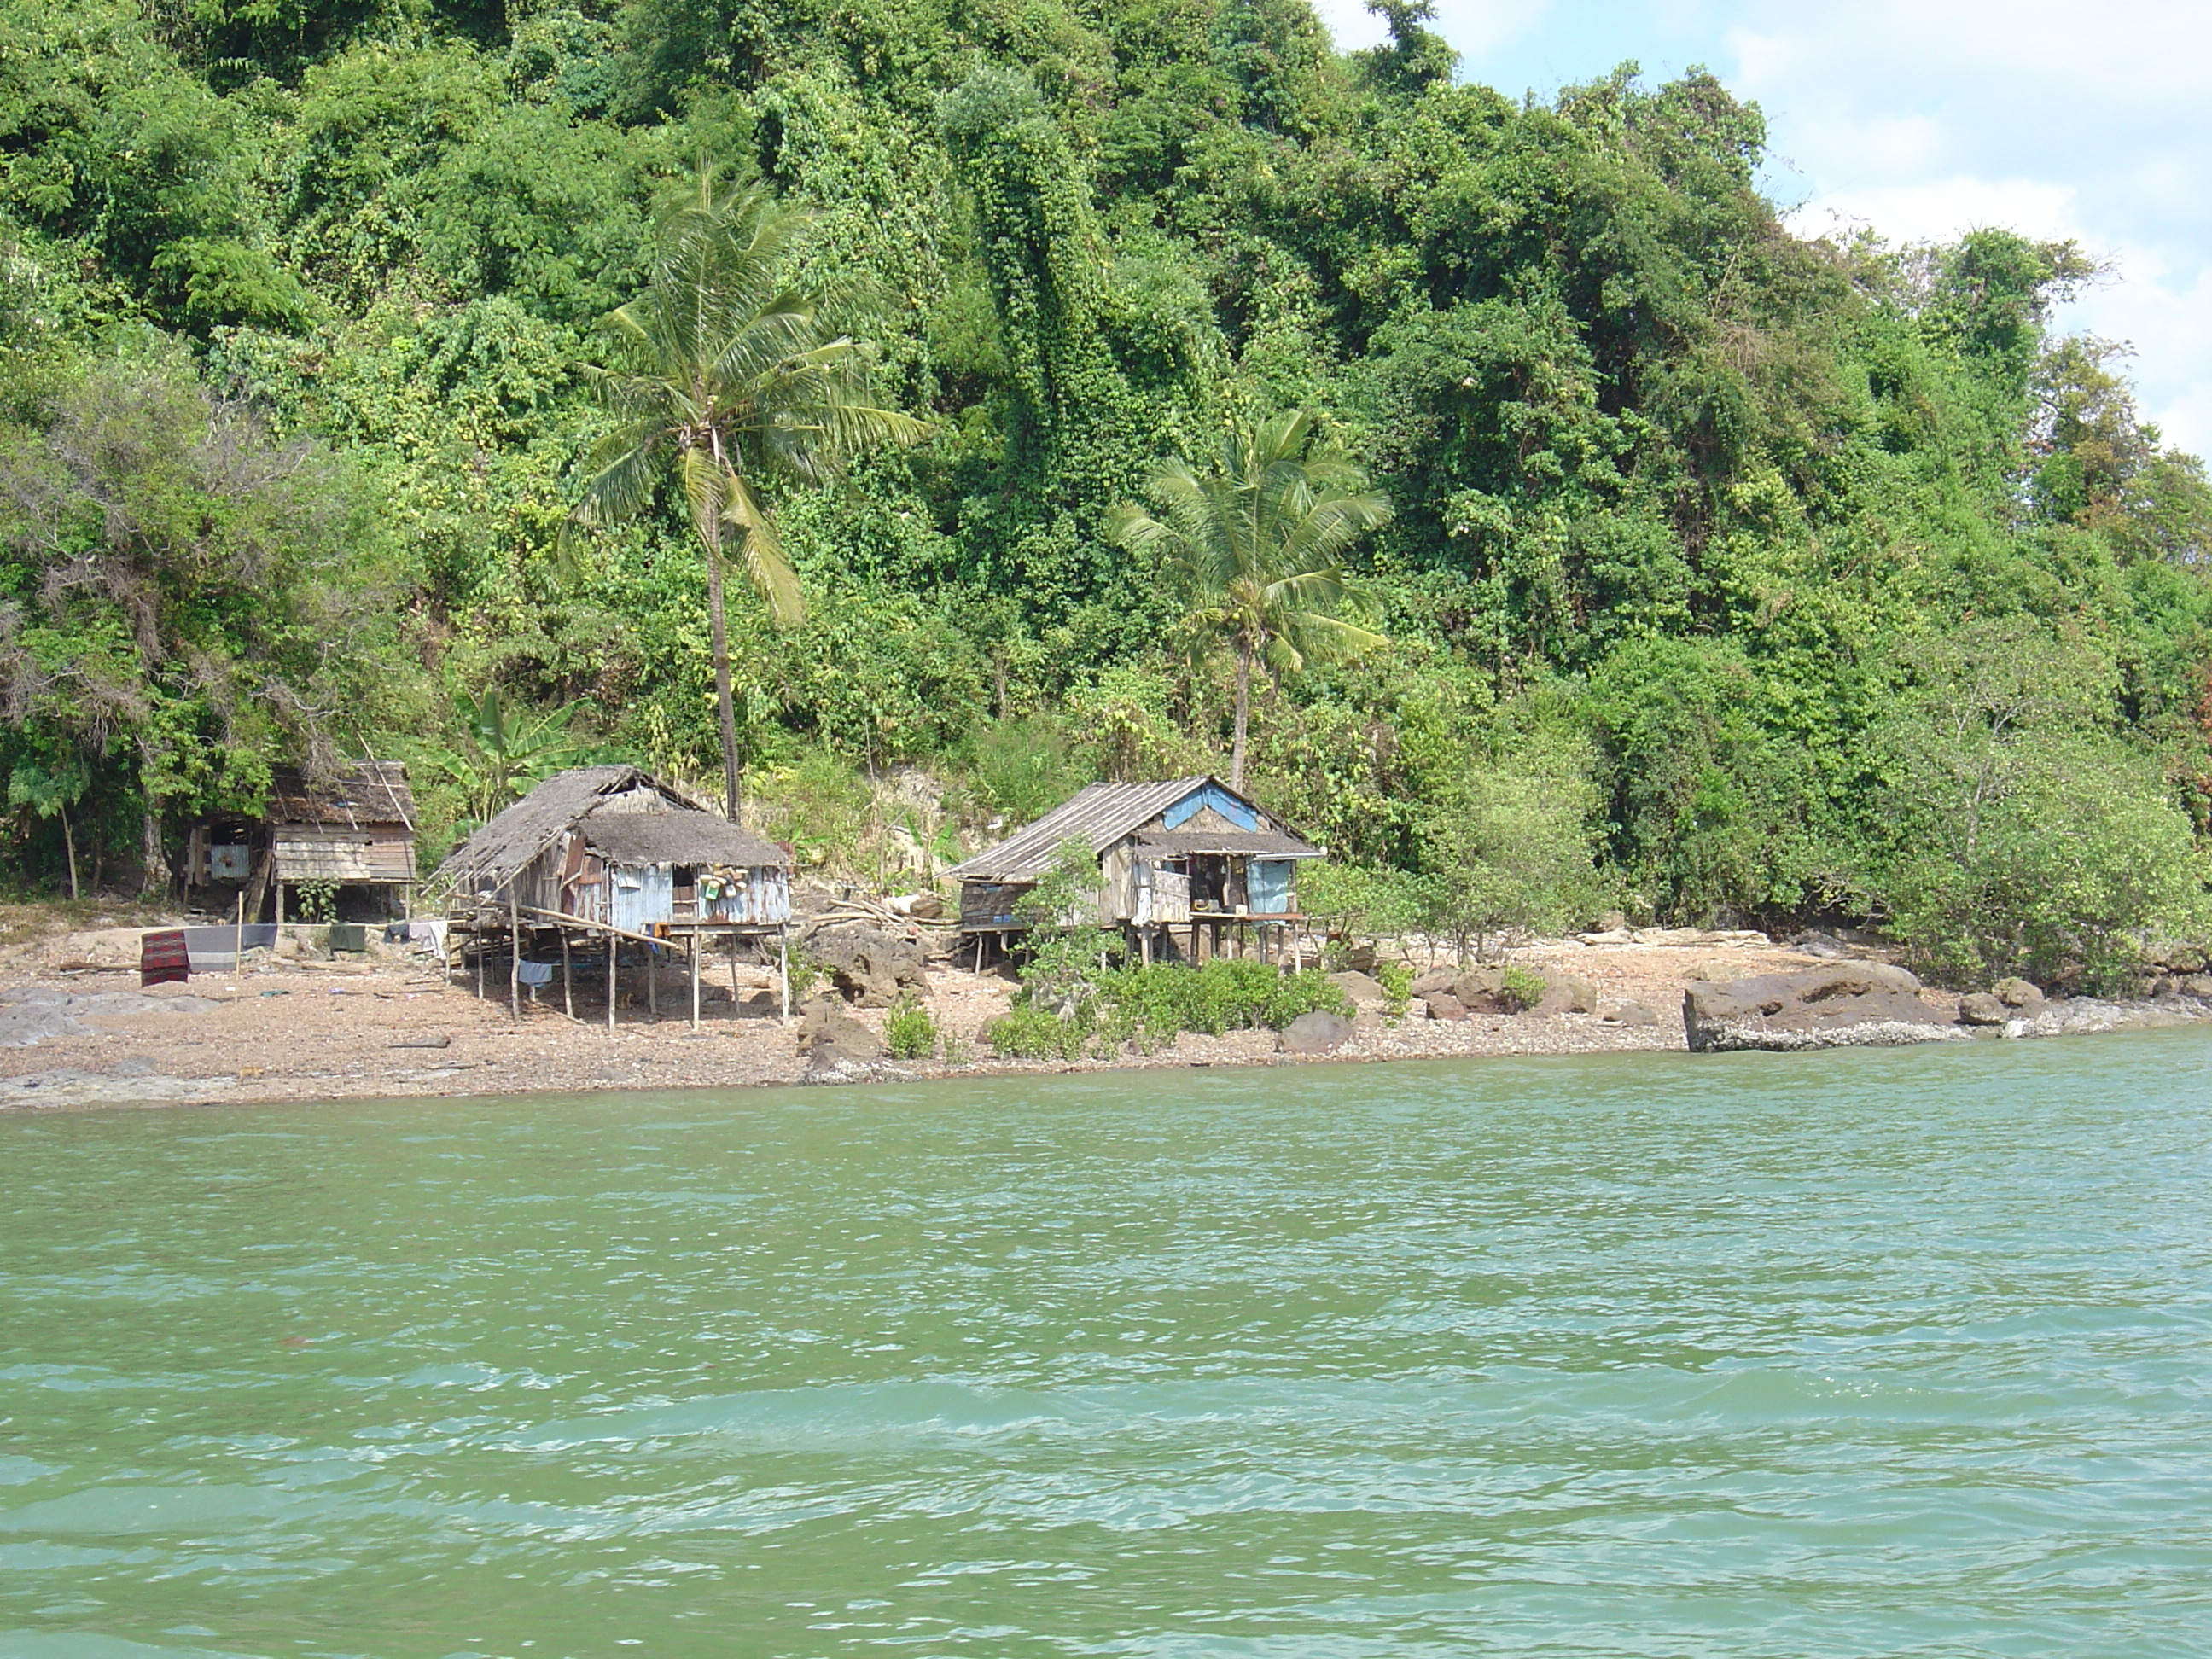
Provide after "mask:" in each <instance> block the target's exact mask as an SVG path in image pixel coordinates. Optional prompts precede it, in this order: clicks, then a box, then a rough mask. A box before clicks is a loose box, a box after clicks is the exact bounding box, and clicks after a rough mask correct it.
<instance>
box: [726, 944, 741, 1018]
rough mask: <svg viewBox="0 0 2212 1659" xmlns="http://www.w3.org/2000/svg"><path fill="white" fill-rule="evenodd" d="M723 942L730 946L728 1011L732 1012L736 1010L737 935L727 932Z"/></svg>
mask: <svg viewBox="0 0 2212 1659" xmlns="http://www.w3.org/2000/svg"><path fill="white" fill-rule="evenodd" d="M724 942H725V943H726V944H727V945H729V947H730V1012H732V1013H733V1014H734V1013H735V1012H737V1011H738V936H737V935H736V934H735V933H730V934H727V935H726V936H725V941H724Z"/></svg>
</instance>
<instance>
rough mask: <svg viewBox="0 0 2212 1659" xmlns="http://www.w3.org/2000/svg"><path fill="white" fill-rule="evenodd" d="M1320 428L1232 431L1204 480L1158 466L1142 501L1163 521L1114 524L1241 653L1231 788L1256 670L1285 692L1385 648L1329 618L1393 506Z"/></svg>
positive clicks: (1136, 515)
mask: <svg viewBox="0 0 2212 1659" xmlns="http://www.w3.org/2000/svg"><path fill="white" fill-rule="evenodd" d="M1315 428H1316V422H1315V420H1314V417H1313V416H1312V415H1310V413H1308V412H1306V411H1305V410H1295V411H1292V412H1291V413H1287V414H1283V415H1278V416H1274V417H1273V418H1272V419H1270V420H1268V421H1267V422H1263V423H1262V424H1261V425H1260V426H1257V427H1253V426H1249V425H1243V424H1238V425H1236V426H1232V427H1231V429H1230V430H1229V432H1228V433H1227V434H1226V435H1225V436H1224V438H1223V440H1222V445H1221V453H1220V456H1219V458H1218V460H1217V461H1216V462H1215V464H1214V465H1213V466H1212V469H1211V470H1209V471H1207V472H1206V473H1205V474H1204V475H1202V476H1201V475H1200V473H1198V472H1196V471H1194V470H1193V469H1192V467H1191V465H1190V463H1189V462H1188V461H1186V460H1184V459H1182V457H1181V456H1180V455H1175V456H1170V457H1169V458H1168V459H1164V460H1163V461H1161V462H1159V463H1158V465H1155V466H1154V468H1153V469H1152V477H1150V478H1149V479H1148V480H1146V490H1145V493H1146V495H1149V496H1150V497H1151V498H1152V505H1153V506H1154V507H1156V508H1158V517H1155V516H1153V514H1152V513H1146V511H1145V510H1144V509H1143V508H1141V507H1137V506H1136V505H1134V504H1133V503H1130V502H1126V501H1125V502H1123V503H1122V504H1121V506H1120V507H1116V508H1115V510H1114V513H1113V516H1112V518H1111V519H1110V520H1109V523H1108V526H1107V528H1108V532H1109V534H1110V535H1111V536H1112V537H1113V538H1114V539H1115V541H1117V542H1119V543H1120V544H1121V545H1122V546H1124V547H1126V548H1128V549H1129V550H1131V551H1133V552H1138V553H1145V554H1150V555H1152V556H1156V557H1158V559H1159V561H1160V562H1161V565H1162V567H1163V568H1164V572H1165V574H1167V576H1168V578H1169V580H1171V581H1172V582H1174V583H1175V585H1176V587H1177V589H1178V590H1179V593H1180V597H1181V598H1182V601H1183V603H1184V604H1186V605H1188V606H1189V607H1190V621H1191V623H1193V624H1194V626H1195V627H1196V628H1197V629H1199V630H1200V633H1201V634H1202V635H1206V636H1209V637H1210V638H1211V639H1212V641H1216V642H1218V643H1220V644H1224V645H1226V646H1227V647H1229V649H1231V651H1233V652H1234V653H1236V656H1237V742H1236V746H1235V747H1234V748H1233V749H1232V750H1231V751H1230V757H1229V783H1230V787H1231V788H1239V789H1241V788H1242V787H1243V785H1244V746H1245V732H1246V729H1247V726H1248V725H1249V714H1250V710H1251V697H1252V670H1253V668H1254V667H1255V665H1264V666H1265V667H1266V668H1267V671H1268V672H1269V673H1270V674H1271V675H1273V677H1274V678H1276V679H1277V680H1278V681H1280V679H1281V678H1282V677H1283V676H1284V675H1285V674H1291V673H1296V672H1297V671H1298V670H1299V669H1301V668H1303V667H1304V666H1305V665H1306V664H1307V663H1309V662H1328V661H1340V660H1342V659H1345V658H1346V657H1351V656H1355V655H1357V654H1358V653H1360V652H1362V651H1365V650H1368V649H1370V648H1371V647H1375V646H1378V645H1381V644H1383V643H1384V641H1383V636H1382V635H1380V634H1375V633H1370V631H1369V630H1368V629H1364V628H1361V627H1359V626H1358V624H1356V623H1351V622H1347V621H1346V620H1344V619H1343V618H1342V617H1338V616H1334V615H1332V614H1331V612H1333V611H1340V610H1343V609H1346V608H1347V606H1348V605H1349V604H1350V602H1352V600H1354V599H1356V598H1357V592H1356V589H1355V586H1354V579H1353V578H1352V577H1351V576H1349V575H1348V574H1346V570H1345V568H1344V564H1343V556H1344V554H1345V553H1346V550H1348V549H1349V548H1350V547H1351V545H1352V543H1353V542H1355V541H1357V540H1358V538H1360V536H1362V535H1363V534H1364V533H1365V532H1368V531H1370V530H1373V529H1375V528H1376V527H1377V526H1382V525H1384V524H1388V523H1389V520H1390V498H1389V496H1388V495H1384V494H1383V492H1382V491H1381V490H1379V489H1368V488H1367V487H1366V486H1367V479H1366V477H1365V476H1364V474H1363V473H1361V472H1360V471H1359V470H1358V468H1357V467H1355V466H1353V465H1352V464H1351V462H1349V461H1348V460H1346V459H1345V458H1344V457H1343V456H1342V455H1340V454H1339V453H1337V452H1335V451H1334V450H1333V449H1328V448H1321V449H1316V448H1315V447H1314V446H1313V439H1314V435H1315Z"/></svg>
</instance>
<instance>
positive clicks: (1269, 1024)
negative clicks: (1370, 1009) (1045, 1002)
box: [1098, 958, 1352, 1048]
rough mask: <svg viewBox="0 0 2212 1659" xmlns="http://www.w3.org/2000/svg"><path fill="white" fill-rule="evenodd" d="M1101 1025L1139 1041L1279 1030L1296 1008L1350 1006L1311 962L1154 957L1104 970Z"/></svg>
mask: <svg viewBox="0 0 2212 1659" xmlns="http://www.w3.org/2000/svg"><path fill="white" fill-rule="evenodd" d="M1098 1000H1099V1006H1100V1007H1101V1009H1102V1018H1101V1021H1100V1025H1101V1030H1102V1031H1103V1032H1105V1033H1107V1034H1109V1035H1118V1036H1121V1040H1123V1041H1133V1042H1138V1043H1139V1044H1140V1045H1143V1046H1145V1047H1146V1048H1152V1047H1158V1046H1164V1045H1165V1044H1167V1043H1170V1042H1174V1041H1175V1039H1176V1037H1177V1036H1180V1035H1182V1033H1183V1032H1185V1031H1202V1032H1204V1033H1206V1035H1207V1036H1221V1035H1222V1034H1223V1033H1224V1032H1225V1031H1241V1030H1278V1031H1279V1030H1282V1028H1283V1027H1284V1026H1285V1025H1288V1024H1290V1023H1291V1021H1292V1020H1294V1019H1296V1018H1297V1017H1298V1016H1299V1015H1300V1014H1304V1013H1310V1012H1316V1011H1320V1012H1328V1013H1334V1014H1342V1015H1344V1016H1346V1018H1350V1017H1351V1015H1352V1001H1351V999H1350V998H1348V997H1346V995H1345V994H1344V993H1343V992H1342V991H1341V990H1340V989H1339V988H1338V987H1336V986H1335V985H1334V984H1332V983H1331V982H1330V981H1329V978H1328V975H1327V974H1325V973H1323V972H1322V971H1321V970H1320V969H1309V970H1308V971H1306V972H1304V973H1301V974H1285V973H1284V972H1283V971H1282V970H1281V969H1278V968H1275V967H1273V965H1271V964H1269V963H1264V962H1251V961H1247V960H1244V959H1242V958H1229V959H1223V960H1218V961H1214V962H1209V963H1205V964H1204V965H1203V966H1200V967H1195V968H1193V967H1186V966H1182V965H1181V964H1177V963H1155V964H1154V965H1152V967H1149V968H1125V969H1121V971H1120V972H1118V973H1114V974H1109V975H1106V976H1105V977H1104V978H1103V980H1102V981H1100V983H1099V987H1098Z"/></svg>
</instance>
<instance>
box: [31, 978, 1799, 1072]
mask: <svg viewBox="0 0 2212 1659" xmlns="http://www.w3.org/2000/svg"><path fill="white" fill-rule="evenodd" d="M1516 958H1517V959H1519V960H1522V961H1525V962H1528V963H1531V964H1532V965H1535V966H1540V967H1548V968H1554V969H1559V970H1562V971H1565V972H1567V973H1571V974H1573V975H1576V976H1577V977H1578V978H1581V979H1584V980H1587V981H1590V982H1591V983H1593V984H1595V986H1596V987H1598V989H1599V991H1600V992H1601V994H1602V995H1603V997H1605V998H1606V999H1607V1000H1632V1001H1636V1002H1640V1003H1643V1004H1644V1005H1645V1006H1648V1007H1650V1008H1651V1009H1653V1010H1654V1011H1655V1012H1657V1014H1658V1015H1659V1020H1658V1023H1657V1024H1654V1025H1644V1026H1635V1025H1624V1024H1614V1023H1609V1022H1607V1021H1605V1020H1601V1019H1600V1018H1597V1017H1596V1016H1595V1015H1590V1014H1564V1015H1559V1016H1555V1017H1551V1018H1540V1017H1538V1016H1536V1015H1534V1014H1521V1015H1514V1016H1510V1017H1506V1016H1488V1017H1480V1016H1479V1017H1477V1018H1473V1019H1469V1020H1467V1021H1464V1022H1451V1023H1446V1022H1440V1021H1435V1020H1430V1019H1425V1018H1419V1017H1418V1007H1417V1011H1416V1017H1415V1018H1407V1019H1403V1020H1398V1021H1392V1020H1390V1019H1389V1018H1387V1017H1386V1016H1385V1014H1384V1013H1383V1011H1381V1010H1380V1009H1376V1008H1367V1009H1363V1010H1362V1011H1361V1014H1360V1018H1359V1021H1358V1027H1357V1029H1356V1030H1355V1032H1354V1035H1353V1036H1352V1039H1351V1040H1350V1041H1349V1042H1346V1043H1344V1044H1343V1045H1341V1046H1340V1047H1339V1048H1336V1049H1335V1050H1334V1051H1333V1052H1332V1053H1330V1054H1327V1055H1325V1056H1321V1057H1320V1060H1322V1061H1344V1060H1397V1059H1424V1060H1434V1059H1448V1058H1452V1057H1455V1056H1470V1057H1471V1056H1479V1055H1503V1054H1585V1053H1598V1052H1608V1051H1614V1050H1655V1049H1668V1048H1673V1049H1680V1048H1682V1047H1683V1046H1684V1040H1683V1034H1682V1026H1681V1020H1680V1006H1681V1000H1682V992H1683V987H1685V986H1686V984H1688V983H1689V982H1690V981H1692V979H1734V978H1737V977H1739V976H1741V975H1747V974H1753V973H1767V972H1776V971H1786V970H1790V969H1798V968H1803V967H1807V966H1809V965H1812V964H1813V963H1814V960H1815V959H1814V958H1813V957H1808V956H1803V955H1801V954H1799V953H1797V952H1795V951H1789V950H1785V949H1780V948H1776V947H1771V946H1769V947H1758V946H1753V947H1748V948H1744V947H1738V948H1731V949H1727V950H1715V949H1712V948H1711V947H1705V948H1699V947H1696V946H1692V947H1687V948H1685V947H1681V946H1671V945H1618V946H1601V947H1590V946H1585V945H1578V944H1575V943H1572V942H1564V943H1555V944H1549V945H1543V946H1539V947H1535V948H1532V949H1529V950H1527V951H1521V952H1517V953H1516ZM12 968H13V971H6V970H0V986H5V987H7V988H9V989H12V990H15V991H17V992H19V993H20V992H22V991H26V990H29V991H34V992H39V993H47V992H51V993H56V994H68V995H70V997H71V998H72V999H83V998H92V997H100V998H102V999H103V1002H112V1004H120V1005H124V1006H125V1008H126V1010H127V1011H126V1012H106V1011H100V1010H94V1011H84V1005H83V1004H82V1003H81V1002H80V1003H77V1004H76V1005H75V1006H76V1010H77V1011H78V1012H79V1018H77V1021H76V1023H77V1024H81V1025H82V1026H83V1027H84V1028H85V1029H84V1030H83V1031H82V1033H81V1034H62V1035H56V1036H49V1037H47V1038H46V1039H45V1040H44V1041H42V1042H38V1043H36V1044H35V1045H34V1046H30V1047H25V1048H0V1109H41V1108H43V1109H58V1108H67V1107H82V1106H89V1105H110V1104H143V1105H166V1104H186V1103H199V1102H210V1101H235V1102H276V1101H319V1100H346V1099H362V1098H378V1099H383V1098H392V1097H416V1096H423V1097H436V1096H451V1095H487V1094H536V1093H571V1092H579V1091H590V1090H605V1089H688V1088H730V1087H739V1086H750V1085H775V1084H794V1083H800V1082H805V1081H809V1080H815V1081H819V1080H822V1079H819V1078H817V1079H809V1077H808V1075H807V1071H806V1066H805V1062H804V1061H803V1060H802V1059H801V1057H800V1055H799V1048H798V1042H797V1026H798V1022H797V1019H796V1018H795V1017H794V1018H793V1021H792V1022H791V1024H784V1023H783V1022H782V1021H781V1018H779V1017H778V1015H777V1013H776V1011H775V999H774V997H773V995H772V993H771V990H770V986H771V981H770V979H769V975H768V974H767V972H766V970H764V969H755V968H750V967H740V968H739V969H737V970H736V972H735V977H734V985H733V983H732V969H730V968H729V967H728V965H727V964H726V963H724V964H717V965H716V966H715V967H714V969H713V971H712V973H711V974H710V975H708V980H707V983H706V987H705V990H704V994H703V997H702V1020H701V1024H700V1027H699V1029H698V1030H693V1029H692V1028H691V1024H690V1018H689V997H688V994H687V993H686V991H685V990H684V987H682V986H681V985H680V984H671V985H668V986H664V987H663V988H662V1004H661V1012H660V1017H659V1018H657V1019H656V1018H653V1017H652V1016H651V1015H650V1014H649V1013H648V1012H647V1010H646V1009H645V1008H644V1007H643V1006H624V1007H623V1008H622V1009H620V1010H619V1019H618V1023H617V1028H616V1030H614V1031H612V1032H610V1031H609V1030H607V1029H606V1025H605V1005H604V1004H603V1003H601V1002H599V1001H598V1000H596V999H595V998H593V997H592V996H591V994H590V992H589V987H580V1001H579V1004H578V1017H577V1018H574V1019H572V1018H569V1017H568V1015H567V1014H566V1013H564V1012H562V998H561V994H560V987H558V986H557V985H555V986H551V987H547V988H546V990H545V991H544V992H543V993H541V1000H539V1001H538V1003H536V1004H534V1005H533V1004H531V1003H529V1002H527V1001H526V1002H525V1003H524V1005H523V1009H522V1015H521V1018H520V1019H517V1018H514V1017H513V1016H512V1015H511V1014H510V1013H509V1012H508V1008H507V1001H506V998H505V995H504V990H505V987H503V986H502V987H496V988H497V991H498V993H499V994H496V995H495V996H493V997H489V998H486V999H485V1000H478V999H477V996H476V995H475V994H474V993H473V989H472V987H471V985H470V984H469V983H468V982H467V981H460V980H454V981H448V980H447V978H446V977H445V976H444V975H442V974H441V973H440V972H439V971H438V969H437V968H436V966H435V964H434V963H410V962H405V961H396V960H381V961H375V962H370V963H354V962H336V963H289V962H276V961H267V962H259V963H250V965H249V967H248V968H247V969H246V971H244V972H241V973H237V974H231V975H201V976H197V977H195V978H194V979H193V980H192V981H191V983H190V984H188V985H169V986H158V987H154V988H153V989H152V990H150V991H149V992H148V993H146V998H145V1000H144V1001H143V1003H140V1002H137V1000H136V998H137V989H138V985H137V975H136V974H135V973H133V972H130V971H122V970H100V969H77V970H75V971H69V972H60V971H56V970H55V969H53V968H52V966H51V965H46V964H34V963H30V962H19V963H15V964H12ZM930 982H931V993H930V997H929V1006H930V1009H931V1012H933V1014H934V1015H935V1016H936V1018H937V1019H938V1021H939V1024H940V1026H941V1027H942V1028H943V1029H944V1030H945V1031H946V1032H947V1033H948V1034H949V1036H950V1037H951V1052H952V1054H954V1055H955V1056H956V1059H957V1063H953V1064H947V1063H946V1062H945V1061H944V1060H934V1061H927V1062H924V1061H911V1062H885V1063H884V1064H883V1065H881V1066H874V1067H871V1068H868V1069H867V1071H866V1072H865V1073H860V1074H859V1076H860V1078H892V1077H903V1078H927V1077H945V1076H990V1075H999V1074H1018V1073H1050V1072H1066V1071H1091V1070H1100V1069H1105V1068H1107V1067H1109V1066H1114V1067H1127V1068H1159V1067H1177V1066H1256V1065H1273V1064H1311V1063H1316V1061H1313V1060H1293V1059H1291V1057H1289V1056H1285V1055H1283V1054H1279V1053H1278V1052H1277V1050H1276V1043H1275V1036H1274V1034H1273V1032H1269V1031H1240V1032H1233V1033H1231V1034H1228V1035H1226V1036H1218V1037H1210V1036H1196V1035H1186V1036H1183V1037H1182V1038H1180V1039H1179V1040H1178V1041H1177V1042H1176V1043H1175V1044H1174V1045H1173V1046H1172V1047H1170V1048H1166V1049H1164V1050H1162V1051H1161V1052H1159V1053H1158V1054H1149V1055H1147V1054H1134V1053H1131V1054H1125V1055H1123V1056H1121V1058H1119V1059H1117V1060H1085V1061H1075V1062H1063V1061H1039V1060H998V1059H994V1058H993V1057H992V1056H991V1055H990V1053H989V1049H988V1046H987V1044H986V1043H985V1042H983V1041H982V1038H981V1028H982V1027H983V1025H984V1024H986V1023H987V1021H989V1020H990V1019H992V1018H994V1017H996V1016H997V1015H999V1014H1000V1013H1002V1012H1005V1010H1006V1006H1007V1003H1008V1000H1009V999H1010V997H1011V995H1012V991H1013V986H1012V982H1011V981H1008V980H1007V979H1006V978H1004V977H1001V976H1000V975H996V974H984V975H976V974H974V973H971V972H969V971H966V970H965V969H960V968H957V967H955V966H953V965H951V964H950V963H945V962H943V961H939V962H937V963H933V964H932V967H931V973H930ZM733 990H734V993H735V994H734V996H733V995H732V992H733ZM106 994H120V995H116V996H112V998H110V997H109V996H107V995H106ZM854 1015H855V1017H856V1018H859V1019H860V1020H861V1021H863V1022H864V1023H865V1024H868V1025H870V1026H872V1027H873V1028H875V1029H876V1030H881V1028H882V1023H883V1019H884V1015H883V1014H882V1012H880V1011H876V1010H869V1009H860V1010H855V1011H854ZM841 1080H859V1079H858V1078H855V1079H841Z"/></svg>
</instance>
